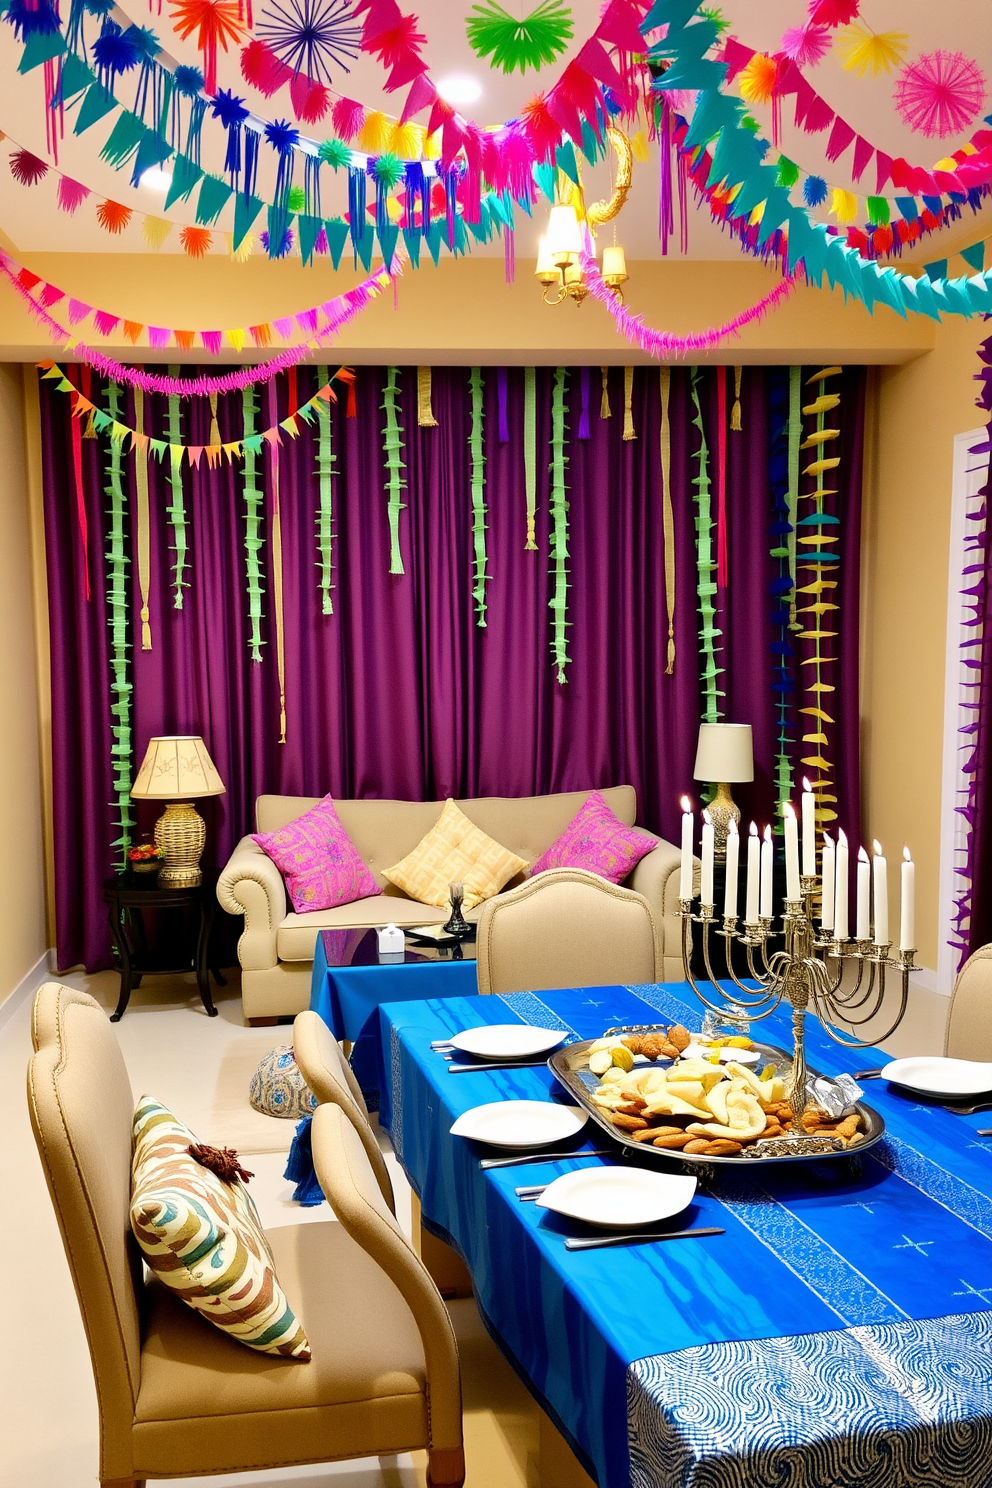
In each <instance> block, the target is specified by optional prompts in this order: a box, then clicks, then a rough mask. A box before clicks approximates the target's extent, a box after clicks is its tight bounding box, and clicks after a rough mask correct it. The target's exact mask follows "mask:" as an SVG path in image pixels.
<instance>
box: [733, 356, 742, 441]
mask: <svg viewBox="0 0 992 1488" xmlns="http://www.w3.org/2000/svg"><path fill="white" fill-rule="evenodd" d="M743 371H744V368H743V367H735V368H734V406H733V408H732V409H731V410H730V428H731V431H732V433H734V434H739V433H740V432H741V374H742V373H743Z"/></svg>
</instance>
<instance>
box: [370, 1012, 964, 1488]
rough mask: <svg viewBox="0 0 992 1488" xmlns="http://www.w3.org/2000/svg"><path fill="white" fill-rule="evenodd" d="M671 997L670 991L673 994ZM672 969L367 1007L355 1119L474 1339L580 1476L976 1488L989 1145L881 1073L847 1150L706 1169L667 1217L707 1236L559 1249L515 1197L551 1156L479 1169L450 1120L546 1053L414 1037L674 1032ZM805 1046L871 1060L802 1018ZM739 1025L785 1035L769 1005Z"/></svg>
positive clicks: (513, 1093) (529, 1086) (834, 1061)
mask: <svg viewBox="0 0 992 1488" xmlns="http://www.w3.org/2000/svg"><path fill="white" fill-rule="evenodd" d="M683 999H685V1000H683ZM690 1003H691V994H690V993H689V992H688V989H687V988H686V987H684V986H677V987H675V988H670V987H664V986H661V987H657V986H652V987H634V988H631V987H626V988H625V987H607V988H599V989H591V990H588V989H587V990H584V991H575V990H565V991H561V992H542V993H540V994H539V995H538V994H531V993H527V994H518V995H512V996H505V997H470V998H455V999H445V1000H444V1001H430V1002H424V1003H409V1002H408V1003H404V1004H403V1005H392V1006H383V1007H382V1008H380V1010H379V1019H380V1025H381V1037H382V1042H383V1057H384V1062H385V1067H386V1071H387V1083H386V1088H385V1089H384V1092H383V1095H384V1098H383V1102H382V1110H381V1113H380V1119H381V1120H382V1122H383V1124H384V1125H386V1126H387V1127H388V1128H389V1130H390V1132H391V1135H392V1140H393V1144H394V1147H395V1149H396V1152H397V1156H398V1157H399V1159H400V1161H401V1163H402V1164H403V1167H404V1169H405V1170H406V1172H407V1174H408V1175H409V1178H410V1181H411V1183H412V1184H413V1187H414V1189H415V1190H416V1192H417V1194H418V1195H419V1197H420V1200H421V1204H422V1208H423V1214H424V1218H425V1221H426V1222H427V1223H428V1225H429V1226H430V1227H431V1228H432V1229H435V1230H436V1231H437V1232H438V1233H439V1234H441V1235H443V1236H444V1237H445V1238H447V1239H449V1240H450V1241H451V1242H452V1243H453V1244H454V1245H455V1246H456V1248H457V1249H458V1250H459V1251H460V1252H461V1253H462V1255H463V1256H464V1257H465V1259H466V1261H467V1263H468V1266H469V1269H470V1271H471V1273H472V1277H473V1280H474V1283H475V1287H476V1295H477V1299H478V1302H479V1306H480V1310H481V1311H482V1313H483V1316H484V1317H485V1319H486V1321H487V1324H488V1326H489V1327H490V1329H491V1331H492V1333H493V1335H494V1337H495V1338H496V1339H497V1340H498V1342H499V1343H500V1345H501V1347H502V1348H503V1349H504V1351H505V1352H506V1354H507V1355H508V1357H509V1358H510V1359H511V1360H512V1361H513V1363H514V1364H515V1366H516V1367H517V1369H518V1370H519V1371H520V1372H521V1374H522V1375H523V1377H524V1378H525V1379H526V1380H527V1381H528V1382H529V1384H530V1385H531V1387H532V1388H533V1390H534V1392H535V1394H536V1395H537V1396H538V1398H539V1399H540V1400H541V1401H542V1403H543V1404H544V1405H545V1407H546V1408H547V1409H548V1410H549V1412H550V1414H551V1415H552V1417H553V1418H554V1419H555V1420H556V1421H557V1422H558V1424H559V1425H560V1427H561V1428H562V1430H563V1431H564V1433H565V1435H566V1436H567V1437H568V1438H569V1440H570V1441H571V1442H572V1444H573V1446H574V1447H575V1450H576V1451H577V1453H578V1455H579V1456H580V1458H581V1459H582V1460H583V1462H584V1463H585V1465H586V1466H587V1468H588V1470H589V1471H590V1472H591V1473H592V1474H593V1476H594V1477H595V1478H596V1479H597V1481H598V1482H599V1483H600V1484H601V1485H603V1488H628V1485H633V1488H703V1485H705V1488H744V1485H746V1488H778V1485H784V1484H788V1485H789V1488H835V1485H838V1484H843V1485H845V1488H911V1485H912V1488H923V1485H926V1488H979V1485H987V1484H989V1483H990V1482H992V1310H990V1300H992V1200H990V1198H989V1186H990V1180H992V1144H990V1143H989V1142H988V1141H983V1140H981V1139H979V1138H977V1137H976V1136H975V1129H976V1128H977V1127H978V1126H979V1125H981V1123H982V1121H983V1120H985V1121H987V1120H988V1118H987V1117H984V1118H983V1117H981V1116H976V1117H970V1118H969V1117H960V1116H955V1115H952V1114H949V1113H947V1112H944V1111H942V1110H940V1109H939V1108H936V1107H934V1106H924V1105H920V1104H917V1103H915V1102H914V1101H913V1100H911V1099H909V1098H907V1097H905V1096H901V1095H900V1094H899V1093H898V1092H897V1091H896V1090H895V1089H894V1088H890V1087H888V1086H886V1085H884V1084H882V1083H881V1082H878V1083H875V1084H872V1085H871V1086H870V1087H869V1091H868V1098H869V1100H870V1103H871V1104H873V1105H875V1106H876V1108H877V1109H879V1110H880V1111H881V1112H882V1114H883V1115H884V1117H885V1121H886V1124H887V1133H886V1137H885V1139H884V1140H883V1142H882V1143H880V1144H879V1145H878V1146H876V1147H875V1148H873V1149H872V1151H871V1152H869V1153H865V1154H863V1155H862V1156H861V1157H860V1159H858V1160H857V1161H855V1160H853V1159H851V1160H844V1161H839V1162H823V1163H815V1164H809V1165H790V1166H788V1167H781V1168H777V1169H764V1170H753V1171H752V1170H747V1169H740V1168H734V1169H721V1170H719V1171H718V1172H717V1175H716V1177H715V1178H714V1180H713V1181H712V1182H711V1183H709V1184H707V1185H706V1186H704V1187H701V1189H700V1191H699V1193H698V1194H697V1198H696V1201H695V1202H694V1204H693V1205H692V1207H691V1209H690V1210H689V1211H688V1212H687V1214H686V1216H685V1220H686V1223H687V1224H691V1225H696V1224H699V1225H708V1224H716V1225H719V1226H721V1227H723V1228H724V1229H725V1230H726V1233H725V1234H724V1235H722V1236H716V1237H713V1238H711V1239H706V1240H694V1241H686V1242H675V1243H670V1244H667V1245H661V1244H658V1245H643V1246H631V1247H629V1248H626V1249H622V1248H621V1249H608V1250H599V1251H589V1252H569V1251H566V1250H565V1249H564V1244H563V1237H564V1235H565V1234H566V1233H568V1232H569V1229H570V1226H569V1224H568V1222H566V1221H564V1220H562V1219H560V1218H558V1217H556V1216H554V1215H551V1214H549V1213H546V1212H544V1211H543V1210H540V1209H537V1208H535V1206H534V1205H533V1204H521V1203H520V1202H519V1201H518V1200H517V1199H516V1197H515V1195H514V1188H515V1187H516V1185H517V1184H520V1183H525V1182H538V1181H540V1180H542V1179H545V1180H546V1181H549V1182H550V1180H551V1179H552V1178H553V1177H554V1176H555V1175H556V1174H557V1173H560V1172H564V1171H567V1170H568V1169H569V1168H570V1167H572V1166H574V1165H575V1164H574V1161H573V1160H572V1159H569V1158H562V1159H558V1160H557V1161H556V1162H555V1163H554V1164H548V1165H534V1166H528V1167H525V1168H509V1169H504V1170H500V1169H496V1170H493V1171H490V1172H487V1173H483V1172H481V1171H480V1169H479V1165H478V1158H479V1150H478V1149H477V1148H475V1147H474V1145H473V1144H470V1143H467V1142H465V1141H462V1140H459V1139H457V1138H452V1137H450V1136H449V1135H448V1128H449V1126H450V1125H451V1123H452V1121H453V1120H454V1119H455V1117H456V1116H458V1115H459V1114H461V1112H463V1111H465V1110H467V1109H468V1108H469V1107H471V1106H474V1105H478V1104H481V1103H483V1102H486V1101H492V1100H499V1099H512V1098H528V1097H529V1098H543V1099H547V1098H555V1096H556V1095H558V1097H559V1098H563V1097H562V1096H561V1093H560V1092H558V1088H557V1086H556V1084H555V1082H554V1079H553V1077H552V1076H551V1074H550V1072H549V1071H548V1070H546V1069H545V1068H543V1067H542V1068H536V1069H525V1070H515V1071H509V1070H507V1071H502V1072H500V1071H495V1070H494V1071H492V1072H490V1071H486V1072H484V1073H478V1074H476V1073H473V1074H470V1075H456V1076H452V1075H449V1074H448V1072H447V1070H446V1067H445V1064H444V1061H443V1059H442V1057H441V1056H440V1055H438V1054H436V1053H434V1052H432V1050H431V1049H430V1042H431V1040H432V1039H437V1038H439V1037H442V1036H443V1035H444V1034H446V1033H451V1032H454V1031H456V1030H458V1029H461V1028H466V1027H471V1026H475V1025H479V1024H482V1023H493V1022H503V1021H506V1020H507V1013H508V1010H509V1011H510V1012H511V1013H512V1014H514V1015H516V1016H519V1017H520V1018H521V1019H522V1020H523V1021H525V1022H532V1023H537V1024H540V1025H542V1026H547V1027H561V1028H565V1029H568V1030H569V1031H570V1032H571V1034H572V1035H573V1036H576V1037H579V1038H591V1037H594V1036H596V1035H598V1034H600V1033H602V1031H603V1030H604V1029H605V1028H606V1027H608V1026H610V1025H611V1024H617V1023H636V1022H648V1021H676V1020H677V1021H679V1022H684V1023H686V1024H687V1025H688V1026H689V1027H690V1028H692V1027H698V1026H699V1021H700V1017H699V1008H698V1005H697V1006H696V1007H695V1009H694V1008H693V1007H692V1006H691V1005H689V1004H690ZM810 1024H811V1026H810V1028H809V1033H808V1040H807V1042H808V1048H809V1053H810V1059H811V1063H813V1064H814V1065H817V1066H818V1067H819V1068H821V1069H825V1070H829V1071H832V1072H838V1071H840V1070H843V1069H846V1070H854V1069H856V1068H858V1067H860V1066H863V1065H866V1064H870V1063H871V1062H872V1058H871V1056H870V1055H868V1056H867V1057H866V1055H865V1053H864V1052H863V1051H862V1052H861V1053H854V1054H852V1053H850V1052H849V1051H847V1050H844V1049H842V1048H840V1047H838V1046H837V1045H835V1044H834V1043H832V1042H831V1041H830V1040H829V1039H828V1038H827V1036H826V1035H825V1034H823V1033H822V1032H821V1031H820V1030H819V1028H818V1026H817V1025H816V1024H815V1023H814V1022H813V1020H812V1019H811V1020H810ZM761 1028H762V1037H764V1038H766V1039H768V1040H769V1041H771V1042H779V1043H787V1042H788V1022H787V1015H786V1014H784V1013H783V1014H778V1013H777V1014H775V1015H774V1016H773V1017H772V1018H770V1019H768V1020H766V1021H765V1022H764V1023H763V1024H762V1025H761Z"/></svg>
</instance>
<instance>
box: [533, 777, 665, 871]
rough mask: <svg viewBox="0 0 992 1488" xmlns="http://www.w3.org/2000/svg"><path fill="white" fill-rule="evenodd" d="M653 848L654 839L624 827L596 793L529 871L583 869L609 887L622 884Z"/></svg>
mask: <svg viewBox="0 0 992 1488" xmlns="http://www.w3.org/2000/svg"><path fill="white" fill-rule="evenodd" d="M654 846H655V839H654V838H653V837H649V836H648V834H647V832H639V831H638V830H637V829H636V827H626V826H624V824H623V822H622V821H621V820H620V818H619V817H618V816H617V815H616V814H615V812H613V811H611V810H610V808H609V806H608V805H607V804H606V801H605V800H604V799H603V797H602V796H601V795H600V793H599V791H593V792H592V794H591V795H590V796H589V799H588V800H587V801H586V802H585V803H584V805H582V806H581V807H580V808H579V810H578V812H577V813H576V815H575V816H573V817H572V820H571V821H570V822H569V824H568V826H567V827H566V828H565V830H564V832H562V834H561V836H560V837H559V838H558V840H557V841H556V842H552V844H551V846H550V847H549V848H548V850H547V851H546V852H544V853H542V854H541V856H540V857H539V858H538V860H537V862H536V863H535V864H534V866H533V867H532V868H531V870H530V876H531V878H533V877H534V875H535V874H536V873H546V872H547V871H548V869H549V868H586V869H588V871H589V872H590V873H598V874H599V876H600V878H605V879H607V880H608V881H609V882H610V883H615V884H618V883H622V882H623V880H624V879H625V878H626V877H627V874H628V873H632V872H633V870H634V869H635V868H636V867H637V864H638V863H639V862H640V861H641V859H642V858H644V857H646V856H647V855H648V853H649V852H651V850H652V849H653V848H654Z"/></svg>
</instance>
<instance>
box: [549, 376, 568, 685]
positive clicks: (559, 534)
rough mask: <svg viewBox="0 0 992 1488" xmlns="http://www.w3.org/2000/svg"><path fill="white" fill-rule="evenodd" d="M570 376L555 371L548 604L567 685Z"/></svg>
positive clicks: (559, 670)
mask: <svg viewBox="0 0 992 1488" xmlns="http://www.w3.org/2000/svg"><path fill="white" fill-rule="evenodd" d="M567 383H568V372H567V370H566V368H564V367H556V368H555V377H554V386H553V390H552V394H551V556H552V558H553V559H554V570H553V572H554V593H553V594H552V596H551V598H550V600H549V601H548V606H549V608H550V610H551V612H552V616H553V620H552V639H551V651H552V655H553V656H554V659H555V680H556V681H558V682H564V681H565V668H566V667H567V666H568V661H569V657H568V646H567V639H566V630H567V627H568V619H567V607H568V599H567V595H568V568H567V560H568V497H567V488H566V485H565V466H566V465H567V464H568V456H567V455H566V453H565V431H566V425H565V389H566V386H567Z"/></svg>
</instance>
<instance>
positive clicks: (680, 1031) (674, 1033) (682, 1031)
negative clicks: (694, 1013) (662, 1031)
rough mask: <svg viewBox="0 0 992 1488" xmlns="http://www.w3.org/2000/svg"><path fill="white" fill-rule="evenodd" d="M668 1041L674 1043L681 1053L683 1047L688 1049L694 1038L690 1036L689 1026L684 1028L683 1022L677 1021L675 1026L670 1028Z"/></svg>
mask: <svg viewBox="0 0 992 1488" xmlns="http://www.w3.org/2000/svg"><path fill="white" fill-rule="evenodd" d="M668 1042H669V1043H670V1044H674V1045H675V1047H676V1049H678V1051H679V1053H681V1052H682V1050H683V1049H688V1047H689V1045H690V1044H691V1043H692V1039H691V1038H690V1036H689V1030H688V1028H683V1026H682V1024H681V1023H676V1025H675V1027H674V1028H670V1029H669V1030H668Z"/></svg>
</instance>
